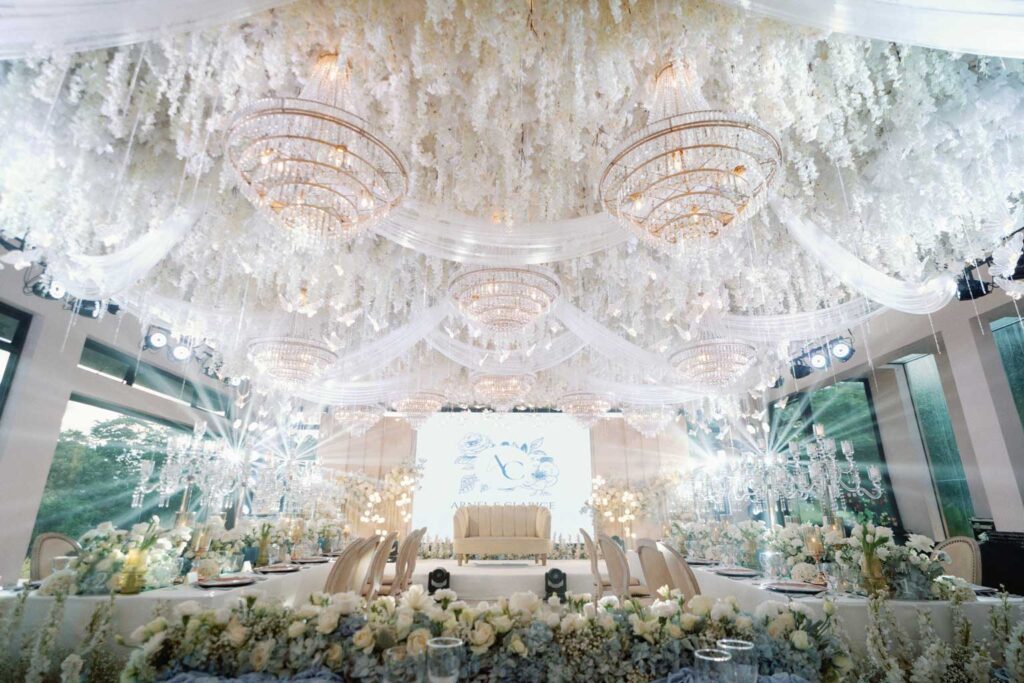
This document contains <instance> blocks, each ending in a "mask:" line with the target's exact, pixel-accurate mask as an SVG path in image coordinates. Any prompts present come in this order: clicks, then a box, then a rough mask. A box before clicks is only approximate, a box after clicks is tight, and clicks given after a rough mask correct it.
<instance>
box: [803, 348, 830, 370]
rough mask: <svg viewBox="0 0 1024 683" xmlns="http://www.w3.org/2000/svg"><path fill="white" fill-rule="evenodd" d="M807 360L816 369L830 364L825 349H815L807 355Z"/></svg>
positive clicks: (821, 368)
mask: <svg viewBox="0 0 1024 683" xmlns="http://www.w3.org/2000/svg"><path fill="white" fill-rule="evenodd" d="M807 361H808V362H809V363H810V364H811V367H812V368H814V369H815V370H824V369H825V368H827V367H828V366H829V360H828V353H826V352H825V350H824V349H815V350H814V351H811V352H810V354H808V356H807Z"/></svg>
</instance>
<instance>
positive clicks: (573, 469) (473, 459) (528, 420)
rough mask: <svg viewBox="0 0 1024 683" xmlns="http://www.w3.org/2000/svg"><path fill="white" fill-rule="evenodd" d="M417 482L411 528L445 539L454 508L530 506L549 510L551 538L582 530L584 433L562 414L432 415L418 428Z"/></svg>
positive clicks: (586, 493)
mask: <svg viewBox="0 0 1024 683" xmlns="http://www.w3.org/2000/svg"><path fill="white" fill-rule="evenodd" d="M416 458H417V459H418V460H420V461H421V462H422V463H423V465H424V469H423V481H422V485H421V487H420V490H419V491H417V492H416V496H415V498H414V499H413V526H414V527H417V528H418V527H422V526H425V527H427V535H428V536H434V535H440V536H452V535H453V533H452V515H454V514H455V510H456V509H457V508H458V507H459V506H460V505H466V504H479V503H527V504H529V503H533V504H537V505H546V506H548V507H550V508H551V535H552V538H555V537H557V536H558V534H562V535H563V536H565V537H571V538H575V537H576V535H577V534H578V533H579V528H580V527H584V528H590V526H591V525H590V519H589V516H588V515H586V514H583V513H581V512H580V508H582V507H583V504H584V503H585V502H586V500H587V498H589V497H590V430H587V429H584V428H583V427H581V426H579V424H577V423H576V422H575V421H574V420H573V418H571V417H570V416H568V415H561V414H547V413H521V414H517V413H513V414H494V413H468V412H467V413H439V414H437V415H434V416H433V417H431V418H430V419H429V420H428V421H427V422H426V424H424V425H423V426H422V427H420V429H419V431H418V432H417V435H416Z"/></svg>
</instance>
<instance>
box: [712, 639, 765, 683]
mask: <svg viewBox="0 0 1024 683" xmlns="http://www.w3.org/2000/svg"><path fill="white" fill-rule="evenodd" d="M715 645H716V646H717V647H718V649H719V650H724V651H725V652H728V653H729V655H730V656H731V657H732V661H731V664H732V678H731V679H730V680H732V681H734V683H757V651H756V650H754V644H753V643H751V642H750V641H749V640H739V639H738V638H723V639H721V640H719V641H718V642H717V643H715Z"/></svg>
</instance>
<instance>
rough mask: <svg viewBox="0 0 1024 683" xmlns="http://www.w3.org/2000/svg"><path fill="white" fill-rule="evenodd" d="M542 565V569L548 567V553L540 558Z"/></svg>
mask: <svg viewBox="0 0 1024 683" xmlns="http://www.w3.org/2000/svg"><path fill="white" fill-rule="evenodd" d="M540 564H541V566H542V567H546V566H548V556H547V553H545V554H543V555H541V556H540Z"/></svg>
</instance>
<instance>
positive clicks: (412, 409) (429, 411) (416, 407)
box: [395, 391, 448, 429]
mask: <svg viewBox="0 0 1024 683" xmlns="http://www.w3.org/2000/svg"><path fill="white" fill-rule="evenodd" d="M447 401H448V397H446V396H445V395H444V394H440V393H438V392H436V391H417V392H416V393H415V394H412V395H410V396H407V397H405V398H403V399H401V400H398V401H395V410H396V411H398V412H399V413H401V414H402V419H404V420H405V421H406V422H408V423H409V426H410V427H412V428H413V429H419V428H420V427H422V426H423V423H424V422H426V421H427V420H428V419H429V418H430V416H431V415H433V414H434V413H436V412H437V411H439V410H441V408H442V407H443V406H444V404H445V403H446V402H447Z"/></svg>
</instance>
